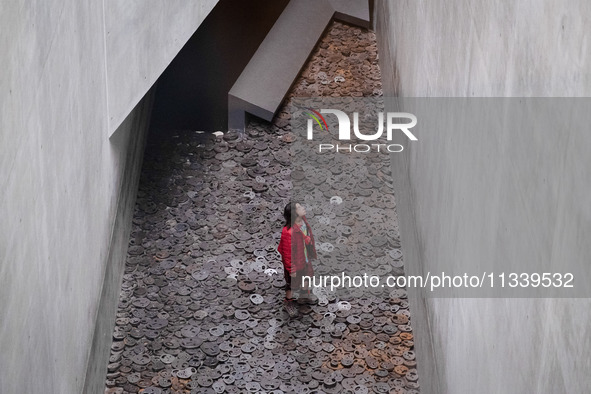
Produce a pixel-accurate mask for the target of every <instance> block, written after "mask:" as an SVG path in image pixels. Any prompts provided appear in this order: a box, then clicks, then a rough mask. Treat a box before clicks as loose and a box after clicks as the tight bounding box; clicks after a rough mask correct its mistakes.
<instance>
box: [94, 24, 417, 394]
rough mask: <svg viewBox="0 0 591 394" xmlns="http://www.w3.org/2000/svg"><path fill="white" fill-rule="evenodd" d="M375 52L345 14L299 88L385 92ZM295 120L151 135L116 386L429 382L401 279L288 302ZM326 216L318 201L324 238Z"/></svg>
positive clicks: (396, 385)
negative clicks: (288, 206)
mask: <svg viewBox="0 0 591 394" xmlns="http://www.w3.org/2000/svg"><path fill="white" fill-rule="evenodd" d="M377 56H378V55H377V45H376V40H375V35H374V34H373V33H372V32H369V31H365V30H362V29H359V28H356V27H351V26H348V25H345V24H341V23H336V22H335V23H333V24H332V25H331V26H330V28H329V29H328V31H327V33H326V35H325V36H324V38H323V39H322V40H321V42H320V44H319V46H318V48H317V50H316V51H315V53H314V54H313V56H312V57H311V59H310V61H309V63H308V64H307V66H306V68H305V69H304V70H303V72H302V75H301V77H300V78H299V79H298V80H297V81H296V83H295V84H294V86H293V88H292V91H291V92H290V96H292V97H302V96H314V97H320V96H332V97H380V96H381V94H382V92H381V82H380V72H379V67H378V63H377ZM287 101H288V100H286V102H287ZM289 118H290V115H289V111H288V108H284V109H283V110H282V111H281V112H280V114H279V115H278V116H277V117H276V119H275V120H274V122H273V123H264V122H260V123H259V122H256V121H252V122H251V124H250V125H249V127H248V129H247V130H246V133H245V134H244V135H240V134H238V133H235V132H227V133H224V134H223V136H215V135H212V134H207V133H197V132H176V133H175V132H171V133H169V134H167V135H166V136H161V137H156V138H152V139H151V140H150V141H149V143H148V147H147V149H146V154H145V158H144V165H143V169H142V177H141V181H140V190H139V192H138V199H137V204H136V210H135V213H134V218H133V228H132V233H131V237H130V245H129V250H128V257H127V262H126V267H125V275H124V280H123V285H122V290H121V296H120V302H119V307H118V311H117V316H116V326H115V329H114V332H113V343H112V346H111V357H110V360H109V365H108V374H107V377H106V389H105V392H106V393H109V394H113V393H138V392H139V393H145V394H158V393H248V392H250V393H313V392H315V393H337V392H339V393H356V394H359V393H397V394H402V393H408V394H411V393H417V392H419V384H418V374H417V370H416V362H415V360H414V352H413V345H414V343H413V335H412V329H411V327H410V312H409V310H408V302H407V300H406V299H405V292H404V290H403V289H399V290H394V291H392V292H391V293H390V297H388V298H386V299H384V298H383V297H373V296H371V294H358V295H355V294H352V296H351V297H348V298H345V297H339V296H337V295H335V294H333V293H330V292H318V293H317V294H318V300H317V302H316V303H315V304H312V305H307V304H304V303H299V304H298V306H297V309H298V316H297V317H293V318H290V317H289V315H288V314H287V312H286V311H285V310H284V308H283V304H282V302H283V298H284V296H285V291H284V290H283V286H284V285H285V281H284V279H283V268H282V264H281V260H280V256H279V255H278V253H277V251H276V249H277V245H278V242H279V236H280V234H281V227H282V226H283V218H282V211H283V207H284V205H285V203H286V202H288V201H289V199H290V193H291V191H290V188H291V187H292V183H291V176H292V167H291V156H290V144H292V142H293V139H294V138H296V137H295V136H294V134H293V133H291V129H290V128H291V125H290V119H289ZM386 157H387V155H386ZM372 168H373V170H372V172H371V173H370V174H368V177H370V178H371V177H375V178H376V179H377V178H380V179H384V180H385V181H386V182H387V181H389V182H390V183H391V180H390V175H389V164H388V161H387V159H386V161H385V162H384V163H373V167H372ZM333 202H334V201H333ZM390 202H391V203H392V204H393V201H390ZM377 203H378V204H386V203H388V201H385V202H384V201H382V200H380V201H377ZM329 214H330V212H327V211H325V210H323V209H322V208H321V207H318V206H311V207H310V209H308V218H309V222H310V224H311V226H312V228H314V230H315V235H316V237H318V238H322V233H323V232H322V228H323V225H324V224H326V223H325V222H327V221H328V219H327V218H329V217H330V215H329ZM339 240H340V241H341V242H347V239H346V237H344V236H341V237H340V238H339V239H335V237H334V236H333V237H332V238H330V241H332V242H334V243H338V242H339ZM325 241H326V240H325ZM359 241H362V240H359ZM382 244H383V245H388V247H389V248H390V250H391V251H397V252H396V253H391V254H390V257H392V259H393V263H392V267H391V269H393V270H394V272H396V270H398V271H397V273H398V274H401V273H402V260H401V257H402V256H401V254H400V253H399V250H400V249H399V248H400V244H399V240H398V239H395V237H392V238H390V239H384V241H383V243H382ZM382 244H380V246H381V245H382ZM328 246H331V248H332V244H331V243H330V242H321V243H320V247H319V258H322V256H323V255H326V256H328V254H330V253H331V250H332V249H331V248H329V247H328Z"/></svg>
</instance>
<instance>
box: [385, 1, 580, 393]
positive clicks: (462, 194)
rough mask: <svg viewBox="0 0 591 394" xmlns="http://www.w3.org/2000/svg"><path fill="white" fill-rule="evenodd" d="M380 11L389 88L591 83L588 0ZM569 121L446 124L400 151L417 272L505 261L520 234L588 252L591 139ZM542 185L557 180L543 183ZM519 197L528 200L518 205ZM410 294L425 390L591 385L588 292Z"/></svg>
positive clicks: (403, 212)
mask: <svg viewBox="0 0 591 394" xmlns="http://www.w3.org/2000/svg"><path fill="white" fill-rule="evenodd" d="M375 17H376V30H377V34H378V42H379V46H380V47H379V50H380V52H379V53H380V64H381V68H382V77H383V82H384V92H385V94H386V95H396V94H398V95H400V96H406V97H424V96H427V97H441V96H442V97H454V96H461V97H470V96H487V97H488V96H492V97H494V96H500V97H502V96H526V97H528V96H545V97H553V96H589V95H590V94H591V72H590V71H589V70H591V67H590V64H591V62H590V61H591V51H590V50H589V39H590V38H591V3H589V2H588V1H585V0H577V1H569V2H565V1H556V0H545V1H529V0H527V1H526V0H520V1H516V2H503V1H493V2H491V1H488V2H486V1H476V0H459V1H454V2H449V1H443V0H434V1H424V0H423V1H386V0H376V1H375ZM501 121H502V119H501ZM566 130H567V131H562V133H561V134H559V135H556V134H553V135H536V132H537V130H535V129H529V130H519V133H520V137H519V139H518V140H517V141H515V140H513V139H511V138H505V137H506V136H505V137H503V136H496V137H495V136H486V135H482V136H481V137H482V138H471V139H466V140H462V139H460V138H457V135H455V134H454V133H450V132H447V133H443V132H442V133H435V134H434V135H430V136H429V137H428V138H424V139H423V140H421V139H420V138H419V141H418V142H417V145H415V146H413V148H412V149H409V151H408V152H407V153H405V154H396V155H393V169H394V174H395V177H396V181H395V188H396V189H395V190H396V199H397V211H398V216H399V220H400V231H401V237H402V247H403V251H404V258H405V267H406V270H407V273H409V274H421V273H423V272H427V271H429V270H430V271H432V272H436V271H437V270H438V267H439V265H438V261H454V260H463V259H466V258H473V256H478V255H479V254H480V255H481V256H485V257H486V258H488V259H490V260H492V261H494V260H495V259H501V258H506V257H507V256H515V255H516V256H524V255H523V253H524V249H523V242H520V240H527V241H529V242H533V243H532V245H533V247H536V246H537V247H539V248H540V250H543V251H544V252H548V253H551V254H552V259H553V261H554V262H555V265H554V266H555V268H556V270H559V269H560V267H561V266H562V265H561V261H572V260H579V259H581V258H584V259H586V261H589V258H590V257H591V256H590V255H589V253H588V247H587V246H584V242H585V241H584V240H585V239H587V240H588V239H589V236H591V217H590V216H591V215H590V213H589V210H588V208H587V205H588V204H586V201H588V198H587V199H586V198H585V196H588V195H589V192H590V191H591V185H590V183H589V180H588V177H587V176H586V175H584V174H586V173H587V172H588V168H589V165H590V163H589V160H588V159H586V157H587V153H586V151H588V147H589V146H591V145H590V144H591V139H590V138H589V136H585V133H584V132H578V133H574V132H572V131H569V130H568V128H567V129H566ZM557 138H559V139H560V141H565V143H561V144H560V146H559V148H560V152H558V153H557V154H554V155H550V156H544V155H543V154H544V152H546V151H547V149H548V143H549V142H556V141H557ZM474 152H478V153H479V154H478V155H474V154H473V153H474ZM499 154H502V156H500V155H499ZM538 164H539V165H540V166H538ZM482 180H486V182H482ZM542 182H545V184H542ZM483 183H484V185H483ZM541 190H545V191H553V193H554V194H548V195H547V198H540V196H539V195H535V194H533V193H534V192H538V191H541ZM532 201H533V205H531V204H530V202H532ZM465 202H470V205H469V206H468V209H466V204H465ZM518 208H522V210H523V212H522V213H521V214H518V215H513V214H512V213H514V212H519V209H518ZM520 228H521V229H523V228H525V229H527V232H525V233H524V232H517V231H516V229H520ZM507 229H508V230H507ZM504 231H508V233H507V234H505V235H503V236H497V237H490V234H497V235H499V234H503V232H504ZM507 240H513V242H507ZM532 240H533V241H532ZM483 245H485V247H484V246H483ZM530 251H531V252H533V253H534V254H535V253H538V251H536V250H532V249H530ZM525 258H527V256H526V257H525ZM464 262H465V261H462V263H464ZM458 266H459V264H458ZM491 268H492V267H491ZM586 280H588V278H579V283H580V284H581V285H583V286H585V285H586V284H585V281H586ZM410 295H411V296H412V299H411V307H412V317H413V328H414V330H415V339H416V341H417V342H416V347H417V352H418V355H417V356H418V362H419V376H420V382H421V386H422V389H423V391H422V392H425V393H454V394H455V393H469V392H477V393H584V392H588V390H589V387H591V378H590V376H589V374H588V371H589V368H590V367H591V341H590V339H589V338H590V337H591V329H590V328H589V324H588V322H589V321H590V320H591V308H590V307H591V302H590V301H589V299H449V298H448V299H429V298H422V297H423V296H425V295H426V294H421V293H420V292H418V291H410Z"/></svg>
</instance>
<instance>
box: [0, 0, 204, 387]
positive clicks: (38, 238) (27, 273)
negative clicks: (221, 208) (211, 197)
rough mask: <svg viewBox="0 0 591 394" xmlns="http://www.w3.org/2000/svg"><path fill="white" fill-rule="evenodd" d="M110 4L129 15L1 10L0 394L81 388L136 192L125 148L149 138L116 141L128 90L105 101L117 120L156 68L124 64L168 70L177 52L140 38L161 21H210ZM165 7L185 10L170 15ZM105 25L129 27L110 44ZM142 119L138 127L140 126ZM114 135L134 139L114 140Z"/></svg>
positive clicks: (92, 9) (151, 7)
mask: <svg viewBox="0 0 591 394" xmlns="http://www.w3.org/2000/svg"><path fill="white" fill-rule="evenodd" d="M114 3H115V2H109V4H105V5H106V6H107V7H105V8H107V9H111V12H120V11H121V14H118V15H117V17H119V18H123V20H122V21H121V22H117V20H113V19H109V18H106V17H108V16H109V15H111V16H113V15H112V14H109V12H107V13H106V14H105V8H104V7H103V3H102V2H79V1H72V0H62V1H57V0H56V1H31V2H27V4H21V3H17V2H2V4H1V5H0V26H1V27H0V28H1V30H2V35H1V37H2V38H1V41H0V54H1V56H0V69H1V70H2V74H1V76H0V92H1V93H0V152H1V153H0V188H1V190H2V193H1V195H0V214H1V216H2V224H0V387H1V389H0V391H1V392H2V393H37V392H49V393H80V392H81V391H82V390H83V387H84V380H85V376H86V370H87V365H88V363H89V358H90V357H91V355H90V352H91V344H92V341H93V333H94V331H95V323H96V318H97V311H98V309H99V300H100V295H101V291H102V284H103V277H104V274H105V270H106V266H107V263H108V262H109V261H116V260H117V258H121V256H115V257H113V258H110V257H109V254H110V251H109V246H110V243H111V237H112V234H114V226H116V224H115V223H116V217H117V215H119V214H127V215H128V214H129V212H127V213H125V212H123V213H121V212H119V211H118V210H117V206H118V202H120V201H127V199H129V198H132V196H131V195H130V194H129V193H131V192H133V193H135V190H133V188H131V189H128V188H123V190H124V192H123V194H122V193H121V190H122V189H121V188H122V186H121V182H123V181H124V180H126V179H132V178H133V177H131V178H130V177H127V176H126V175H125V174H126V171H130V170H131V171H132V172H133V168H134V167H133V166H132V167H129V165H126V164H125V163H126V162H127V160H126V159H127V157H128V155H129V151H128V148H127V147H128V146H133V145H134V144H135V143H138V141H141V133H142V130H141V127H142V123H141V122H137V123H133V122H132V124H131V125H129V126H130V127H123V128H121V129H120V130H119V131H117V132H115V135H113V139H112V140H110V139H109V137H110V136H111V135H112V134H113V133H112V132H111V131H112V130H110V129H109V121H108V120H109V119H108V106H109V104H108V102H109V99H108V97H118V96H119V94H121V98H122V100H123V101H122V102H119V103H117V102H111V107H112V106H113V105H115V106H116V107H117V108H116V109H117V114H118V116H119V117H120V118H119V120H121V121H122V120H123V119H125V118H126V116H127V115H128V114H129V112H131V110H132V109H133V107H134V106H135V105H136V104H137V102H138V101H139V100H140V98H141V97H142V96H143V95H144V94H145V93H146V92H147V91H148V89H149V88H150V86H151V85H152V83H153V82H154V80H155V78H156V77H157V75H158V73H159V72H161V69H158V68H156V69H151V68H150V70H148V71H149V72H148V71H145V72H143V73H141V74H140V73H139V72H138V71H137V70H136V69H134V68H133V67H131V68H130V69H127V68H125V69H122V68H118V66H117V65H118V64H120V62H119V60H117V57H118V56H124V57H125V58H126V59H127V61H128V62H129V63H133V61H131V60H130V58H133V59H140V58H143V59H146V61H147V59H148V58H150V61H152V62H154V63H153V64H156V63H158V64H161V68H162V69H163V68H164V67H165V65H166V64H168V62H169V61H170V60H171V59H172V57H173V56H174V50H173V49H172V47H170V48H169V50H167V51H163V50H162V49H159V50H157V51H156V52H153V51H150V53H145V52H143V50H145V47H142V46H141V45H139V44H138V42H144V41H149V42H152V43H154V41H155V39H154V37H152V36H153V35H155V34H156V33H159V30H163V31H169V32H174V31H175V30H174V29H172V30H170V29H169V30H167V29H163V27H164V26H167V25H170V26H173V25H174V26H175V27H176V28H181V27H183V26H182V25H184V24H185V23H187V22H189V21H188V19H190V17H187V19H180V18H179V17H178V15H177V14H178V13H183V12H186V14H187V15H189V16H190V15H193V16H194V17H195V16H196V15H201V17H204V15H205V13H206V9H202V8H201V5H202V4H203V3H199V4H196V5H195V4H192V2H182V3H178V2H177V3H175V4H177V5H176V6H175V7H172V6H171V5H170V2H164V1H159V2H154V1H152V2H136V3H135V7H132V6H131V5H129V2H126V4H128V7H129V8H127V9H123V10H117V9H115V10H113V9H112V8H117V7H115V5H114ZM156 3H158V4H156ZM208 4H210V5H212V2H208ZM109 5H110V6H112V7H111V8H109V7H108V6H109ZM156 5H159V6H158V7H156ZM183 5H184V7H183ZM121 7H123V6H121ZM191 7H195V8H196V9H197V10H201V11H197V12H193V11H190V10H191V9H193V8H191ZM131 8H133V9H131ZM165 8H173V9H176V10H177V12H176V13H170V14H169V13H166V11H164V9H165ZM126 10H127V11H128V12H129V13H128V14H126V13H125V12H124V11H126ZM132 14H135V15H143V17H145V18H148V19H150V18H149V17H150V15H151V17H152V19H151V20H152V21H153V22H154V21H158V24H156V23H155V22H154V23H152V24H151V26H153V29H154V30H151V29H148V30H147V31H146V30H142V29H138V30H137V31H135V32H134V31H130V30H129V29H130V27H129V24H130V23H131V22H130V21H126V20H125V19H124V16H125V15H129V18H130V19H133V17H132ZM167 18H168V19H167ZM105 19H108V20H109V21H110V22H109V23H110V25H111V26H117V24H118V23H125V24H126V25H127V26H126V29H127V30H125V31H122V32H121V34H119V35H117V37H118V38H117V40H116V41H112V42H111V43H109V44H108V45H107V48H105V39H106V38H105V34H106V31H105ZM137 23H138V24H139V22H137ZM198 24H199V19H198V18H196V17H195V18H193V19H191V20H190V25H189V26H185V27H183V28H182V29H181V30H183V32H184V33H182V34H181V33H174V34H173V36H172V37H173V38H170V40H171V41H174V40H175V39H178V42H177V45H178V47H177V50H178V49H180V47H181V46H182V44H183V43H182V42H181V41H182V39H186V38H188V37H189V36H190V34H191V33H192V31H194V29H196V28H197V25H198ZM111 34H114V33H111ZM163 39H164V38H163ZM129 42H133V44H129ZM118 45H121V46H125V47H129V48H131V49H119V47H118ZM162 45H168V41H167V42H166V43H163V44H162ZM155 49H157V48H155ZM160 50H161V51H162V52H158V51H160ZM105 51H107V53H106V52H105ZM109 52H110V53H111V54H112V56H113V57H111V58H109ZM157 53H160V55H162V56H163V57H162V58H159V56H156V54H157ZM109 64H110V65H109ZM132 65H133V64H132ZM107 68H109V69H110V70H111V73H110V74H109V75H110V77H111V78H112V77H113V76H114V75H120V76H121V78H122V80H125V83H123V82H122V83H117V82H115V83H112V84H111V85H110V87H109V92H108V93H107V88H106V87H107ZM159 70H160V71H159ZM138 78H139V79H140V81H139V82H138V81H137V79H138ZM144 78H145V79H144ZM123 107H125V109H123ZM115 123H116V122H115ZM115 123H114V122H110V124H111V125H113V124H115ZM134 124H135V126H137V128H138V129H136V130H132V129H133V127H135V126H133V125H134ZM119 132H121V133H123V134H125V133H132V134H130V135H129V136H119V137H118V136H117V135H116V134H118V133H119ZM134 133H138V134H134ZM136 137H140V138H138V139H137V140H136ZM114 141H115V142H114ZM136 164H137V163H136ZM137 170H138V168H137V165H136V167H135V171H136V173H137ZM116 233H117V231H115V234H116ZM120 253H121V251H120ZM121 275H122V272H120V273H119V274H118V276H119V278H120V277H121ZM115 276H117V275H115ZM111 302H113V303H116V299H112V300H111Z"/></svg>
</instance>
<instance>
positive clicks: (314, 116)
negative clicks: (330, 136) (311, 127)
mask: <svg viewBox="0 0 591 394" xmlns="http://www.w3.org/2000/svg"><path fill="white" fill-rule="evenodd" d="M305 109H306V110H307V111H304V112H305V113H307V114H308V115H310V116H311V117H312V119H314V120H315V121H316V123H318V126H320V130H326V131H328V125H327V124H326V120H324V117H323V116H322V115H320V113H319V112H317V111H314V110H313V109H311V108H305ZM319 118H320V119H319ZM320 120H322V123H320ZM323 123H324V126H322V124H323Z"/></svg>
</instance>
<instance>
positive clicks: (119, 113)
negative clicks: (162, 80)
mask: <svg viewBox="0 0 591 394" xmlns="http://www.w3.org/2000/svg"><path fill="white" fill-rule="evenodd" d="M217 2H218V0H201V1H165V0H148V1H146V0H126V1H120V0H104V8H105V11H104V12H105V29H106V36H105V45H106V51H107V54H108V56H107V62H106V63H107V83H108V89H107V95H108V99H109V130H110V131H111V133H113V132H114V131H115V130H116V129H117V127H119V125H120V124H121V122H123V120H124V119H125V118H126V117H127V115H128V114H129V112H130V111H131V110H132V109H133V108H134V107H135V106H136V104H137V103H138V102H139V101H140V99H141V98H142V97H143V96H144V94H146V92H147V91H148V89H150V87H151V86H152V85H153V84H154V82H156V80H157V79H158V77H159V76H160V75H161V74H162V72H163V71H164V69H165V68H166V67H167V66H168V65H169V64H170V62H171V61H172V59H173V58H174V57H175V55H176V54H177V53H178V52H179V51H180V50H181V48H182V47H183V45H185V43H186V42H187V40H189V38H190V37H191V36H192V35H193V33H194V32H195V30H197V28H198V27H199V25H200V24H201V22H203V20H204V19H205V17H206V16H207V15H208V14H209V13H210V12H211V10H212V9H213V8H214V6H215V5H216V4H217Z"/></svg>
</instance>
